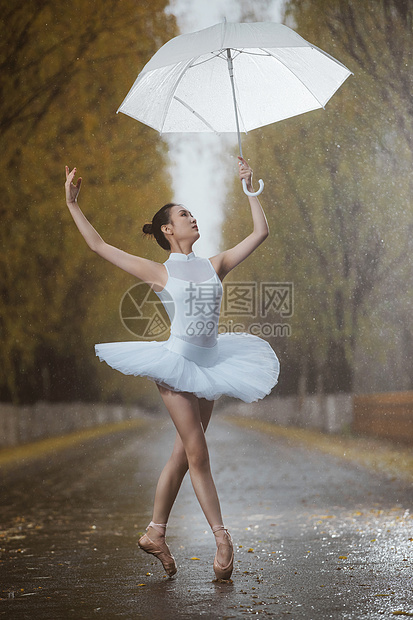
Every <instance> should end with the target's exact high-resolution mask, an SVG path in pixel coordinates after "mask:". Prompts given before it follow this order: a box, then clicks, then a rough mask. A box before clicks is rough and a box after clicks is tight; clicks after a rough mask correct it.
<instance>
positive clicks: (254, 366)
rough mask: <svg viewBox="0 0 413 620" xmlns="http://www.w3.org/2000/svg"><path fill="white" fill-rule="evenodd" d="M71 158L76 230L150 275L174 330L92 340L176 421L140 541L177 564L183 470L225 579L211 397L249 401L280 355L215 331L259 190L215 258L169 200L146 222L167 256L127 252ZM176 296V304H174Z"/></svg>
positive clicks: (167, 565)
mask: <svg viewBox="0 0 413 620" xmlns="http://www.w3.org/2000/svg"><path fill="white" fill-rule="evenodd" d="M238 159H239V160H240V161H239V178H240V180H241V181H242V179H245V180H246V183H247V188H248V189H249V190H250V191H252V170H251V168H250V166H249V164H248V163H247V162H246V161H245V159H243V158H242V157H239V158H238ZM75 175H76V168H73V170H72V171H70V170H69V168H68V167H67V166H66V184H65V188H66V203H67V206H68V208H69V211H70V213H71V215H72V217H73V220H74V222H75V224H76V225H77V227H78V229H79V231H80V233H81V234H82V236H83V237H84V239H85V241H86V243H87V244H88V246H89V247H90V249H91V250H92V251H93V252H96V254H98V255H99V256H101V257H102V258H105V259H106V260H108V261H109V262H111V263H113V264H114V265H116V266H117V267H120V268H121V269H123V270H125V271H127V272H128V273H130V274H132V275H133V276H135V277H137V278H139V279H140V280H142V281H143V282H146V283H147V284H148V286H150V287H151V288H152V290H153V291H154V292H155V293H156V294H157V295H158V297H159V298H160V300H161V301H162V303H163V304H164V306H165V309H166V311H167V313H168V315H169V318H170V319H171V333H170V336H169V338H168V340H166V341H162V342H157V341H153V342H138V341H133V342H112V343H102V344H98V345H96V346H95V350H96V355H98V356H99V359H100V361H105V362H106V363H107V364H109V366H111V367H112V368H114V369H116V370H118V371H120V372H122V373H124V374H130V375H135V376H136V375H140V376H145V377H147V378H148V379H151V380H152V381H154V382H155V383H156V385H157V388H158V390H159V392H160V395H161V397H162V400H163V402H164V404H165V406H166V408H167V410H168V412H169V415H170V417H171V419H172V421H173V423H174V425H175V428H176V438H175V444H174V447H173V450H172V454H171V456H170V458H169V460H168V462H167V463H166V465H165V467H164V469H163V470H162V472H161V475H160V477H159V480H158V484H157V487H156V492H155V500H154V507H153V514H152V520H151V522H150V523H149V525H148V527H147V528H146V533H145V534H144V535H143V536H141V538H140V539H139V541H138V544H139V546H140V548H141V549H143V550H144V551H146V552H147V553H150V554H152V555H154V556H155V557H157V558H158V559H159V560H160V561H161V562H162V565H163V567H164V569H165V571H166V573H167V574H168V576H170V577H171V576H172V575H174V574H175V573H176V571H177V567H176V562H175V559H174V557H173V556H172V554H171V552H170V550H169V547H168V545H167V543H166V541H165V532H166V526H167V523H168V519H169V515H170V512H171V510H172V507H173V504H174V502H175V499H176V497H177V494H178V491H179V489H180V486H181V483H182V481H183V478H184V476H185V474H186V473H187V471H188V470H189V475H190V478H191V483H192V486H193V489H194V491H195V495H196V497H197V499H198V501H199V504H200V506H201V508H202V511H203V513H204V515H205V517H206V519H207V521H208V523H209V525H210V527H211V530H212V532H213V533H214V535H215V541H216V545H217V551H216V554H215V557H214V562H213V569H214V572H215V576H216V578H217V579H229V578H230V577H231V574H232V571H233V563H234V551H233V544H232V539H231V535H230V533H229V531H228V530H227V528H226V527H225V526H224V524H223V519H222V514H221V507H220V502H219V498H218V494H217V490H216V486H215V483H214V480H213V477H212V474H211V469H210V462H209V453H208V446H207V442H206V438H205V431H206V429H207V427H208V424H209V421H210V419H211V414H212V410H213V406H214V402H215V400H216V399H217V398H219V397H220V396H221V395H223V394H227V395H229V396H232V397H235V398H239V399H241V400H243V401H244V402H252V401H256V400H258V399H261V398H263V397H264V396H266V395H267V394H269V393H270V391H271V390H272V388H273V387H274V385H276V383H277V380H278V374H279V362H278V358H277V356H276V354H275V353H274V351H273V349H272V348H271V346H270V345H269V343H268V342H266V341H265V340H263V339H261V338H259V337H258V336H253V335H252V334H248V333H238V332H237V333H234V332H232V333H224V334H218V320H219V310H220V305H221V299H222V292H223V288H222V280H223V279H224V278H225V276H226V275H227V274H228V273H229V272H230V271H231V270H232V269H234V267H236V266H237V265H238V264H239V263H241V262H242V261H243V260H245V259H246V258H247V257H248V256H249V255H250V254H251V253H252V252H253V251H254V250H255V249H256V248H257V247H258V246H259V245H260V244H261V243H262V242H263V241H264V240H265V239H266V237H267V236H268V234H269V228H268V223H267V220H266V217H265V214H264V211H263V209H262V207H261V204H260V202H259V200H258V199H257V198H256V197H248V200H249V203H250V208H251V215H252V220H253V230H252V232H251V233H250V234H249V235H248V236H246V237H245V238H244V239H243V240H242V241H240V242H239V243H238V244H237V245H235V246H234V247H232V248H230V249H228V250H225V251H223V252H220V253H219V254H216V255H215V256H213V257H212V258H210V259H209V258H200V257H198V256H196V255H195V253H194V252H193V250H192V246H193V244H194V243H195V242H196V241H197V239H199V237H200V233H199V229H198V225H197V222H196V218H195V217H194V216H193V215H192V213H191V212H190V211H189V210H188V209H186V208H185V207H184V206H182V205H179V204H175V203H169V204H167V205H165V206H164V207H162V208H161V209H160V210H159V211H158V212H157V213H156V214H155V215H154V217H153V219H152V222H151V223H147V224H145V225H144V226H143V232H144V233H145V234H147V235H152V236H154V238H155V239H156V241H157V242H158V244H159V245H160V246H161V247H162V248H163V249H165V250H167V251H169V252H170V254H169V258H168V259H167V260H166V261H165V263H163V264H161V263H158V262H156V261H152V260H148V259H146V258H143V257H140V256H135V255H132V254H128V253H127V252H124V251H123V250H120V249H118V248H116V247H114V246H112V245H109V244H108V243H106V242H105V241H104V240H103V239H102V237H101V236H100V235H99V233H98V232H97V231H96V230H95V228H94V227H93V226H92V225H91V224H90V222H89V221H88V220H87V218H86V217H85V216H84V214H83V213H82V211H81V210H80V208H79V205H78V195H79V191H80V187H81V183H82V179H81V177H79V178H78V180H77V182H76V184H75V183H74V178H75ZM171 302H172V303H171Z"/></svg>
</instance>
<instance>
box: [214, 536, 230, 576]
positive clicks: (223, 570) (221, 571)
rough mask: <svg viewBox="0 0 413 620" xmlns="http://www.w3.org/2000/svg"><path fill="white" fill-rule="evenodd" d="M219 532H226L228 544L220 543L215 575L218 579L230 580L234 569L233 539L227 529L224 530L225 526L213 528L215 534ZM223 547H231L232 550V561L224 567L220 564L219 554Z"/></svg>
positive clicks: (215, 563) (215, 561)
mask: <svg viewBox="0 0 413 620" xmlns="http://www.w3.org/2000/svg"><path fill="white" fill-rule="evenodd" d="M218 530H224V531H225V534H226V539H227V541H226V542H223V543H218V548H217V552H216V554H215V558H214V573H215V576H216V578H217V579H230V577H231V575H232V571H233V569H234V548H233V546H232V539H231V534H230V533H229V532H228V530H227V529H225V528H224V526H222V525H221V526H217V527H214V528H213V530H212V531H213V533H214V534H215V532H217V531H218ZM221 546H226V547H230V549H231V559H230V561H229V562H228V564H227V565H226V566H222V564H220V562H219V561H218V558H217V556H218V552H219V548H220V547H221Z"/></svg>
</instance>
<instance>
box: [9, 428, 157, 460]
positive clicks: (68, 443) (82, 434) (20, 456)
mask: <svg viewBox="0 0 413 620" xmlns="http://www.w3.org/2000/svg"><path fill="white" fill-rule="evenodd" d="M145 424H146V422H145V421H144V420H139V419H137V420H125V421H123V422H117V423H113V424H104V425H103V426H97V427H93V428H87V429H83V430H80V431H76V432H74V433H69V434H68V435H64V436H62V437H49V438H48V439H41V440H40V441H36V442H33V443H29V444H23V445H20V446H14V447H10V448H4V449H2V450H0V467H7V466H9V465H14V464H16V463H17V462H19V461H20V462H23V461H28V460H33V459H37V458H42V457H44V456H47V455H48V454H51V453H56V452H59V451H60V450H65V449H66V448H70V447H72V446H74V445H77V444H81V443H83V442H85V441H89V440H91V439H96V438H97V437H102V436H104V435H112V434H113V433H117V432H120V431H125V430H129V429H133V428H140V427H143V426H144V425H145Z"/></svg>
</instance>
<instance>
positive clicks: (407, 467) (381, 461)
mask: <svg viewBox="0 0 413 620" xmlns="http://www.w3.org/2000/svg"><path fill="white" fill-rule="evenodd" d="M225 419H226V420H228V421H229V422H231V423H233V424H237V425H238V426H241V427H242V428H249V429H251V430H256V431H259V432H262V433H265V434H266V435H269V436H272V437H274V438H277V439H284V440H287V441H289V442H292V443H296V444H301V445H305V446H307V447H309V448H311V449H316V450H320V451H321V452H324V453H326V454H331V455H333V456H336V457H339V458H342V459H345V460H347V461H351V462H353V463H358V464H359V465H362V466H363V467H367V468H368V469H372V470H374V471H376V472H380V473H381V474H386V475H388V476H390V477H393V478H401V479H403V480H407V481H409V482H413V450H412V448H411V446H410V447H408V446H399V445H396V444H392V443H390V442H388V441H384V440H379V439H374V438H366V437H354V436H353V437H351V436H347V435H346V436H342V435H327V434H325V433H321V432H319V431H314V430H308V429H303V428H295V427H285V426H279V425H277V424H274V423H272V422H264V421H262V420H257V419H256V418H249V417H242V418H241V417H236V416H225Z"/></svg>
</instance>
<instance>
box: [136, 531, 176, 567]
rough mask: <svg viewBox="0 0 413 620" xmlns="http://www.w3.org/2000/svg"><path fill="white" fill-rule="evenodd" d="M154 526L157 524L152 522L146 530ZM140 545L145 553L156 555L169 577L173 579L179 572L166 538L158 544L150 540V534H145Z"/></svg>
mask: <svg viewBox="0 0 413 620" xmlns="http://www.w3.org/2000/svg"><path fill="white" fill-rule="evenodd" d="M154 525H155V524H153V523H152V522H151V523H150V524H149V525H148V527H147V528H146V529H148V528H149V527H153V526H154ZM155 529H158V528H155ZM138 545H139V547H140V548H141V549H142V550H143V551H145V553H150V554H151V555H154V556H155V557H156V558H158V560H160V561H161V562H162V566H163V567H164V569H165V571H166V573H167V575H168V577H172V576H173V575H175V573H176V571H177V567H176V563H175V558H174V557H173V555H171V552H170V551H169V547H168V545H167V544H166V542H165V538H164V537H163V538H161V539H160V540H158V541H157V542H154V541H153V540H151V539H150V538H149V536H148V534H144V535H143V536H141V537H140V539H139V540H138Z"/></svg>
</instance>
